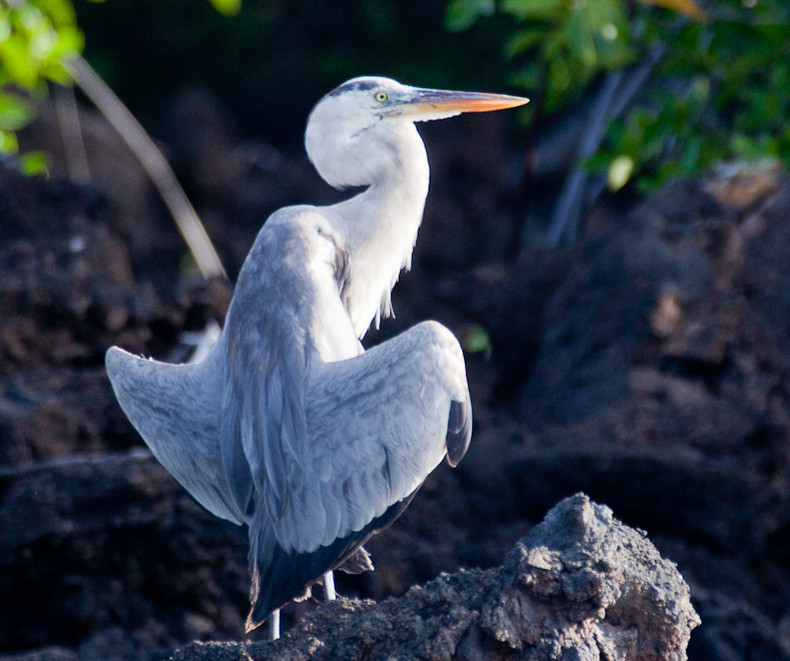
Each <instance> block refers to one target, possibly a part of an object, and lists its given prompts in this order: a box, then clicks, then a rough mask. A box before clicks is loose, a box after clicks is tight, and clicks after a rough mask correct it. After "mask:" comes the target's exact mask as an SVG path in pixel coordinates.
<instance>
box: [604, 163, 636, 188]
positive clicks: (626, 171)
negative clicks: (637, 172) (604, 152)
mask: <svg viewBox="0 0 790 661" xmlns="http://www.w3.org/2000/svg"><path fill="white" fill-rule="evenodd" d="M635 166H636V164H635V163H634V159H633V158H631V157H630V156H618V157H617V158H615V159H614V160H613V161H612V162H611V163H610V164H609V170H608V172H607V173H606V184H607V186H608V187H609V190H610V191H612V192H613V193H616V192H617V191H619V190H620V189H621V188H622V187H623V186H625V185H626V184H627V183H628V180H629V179H631V175H632V174H633V173H634V168H635Z"/></svg>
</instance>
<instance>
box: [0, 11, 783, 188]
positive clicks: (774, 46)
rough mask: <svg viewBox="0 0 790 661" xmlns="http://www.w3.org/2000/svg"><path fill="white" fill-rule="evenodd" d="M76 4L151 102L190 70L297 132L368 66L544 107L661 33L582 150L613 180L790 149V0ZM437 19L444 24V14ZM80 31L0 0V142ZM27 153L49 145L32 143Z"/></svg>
mask: <svg viewBox="0 0 790 661" xmlns="http://www.w3.org/2000/svg"><path fill="white" fill-rule="evenodd" d="M76 8H77V13H78V15H79V24H80V26H81V27H82V28H83V29H84V30H85V31H86V32H87V33H88V34H89V35H90V44H89V46H90V48H89V51H88V56H89V60H90V61H91V62H92V64H93V65H94V66H95V67H96V68H97V69H98V70H99V72H100V73H101V74H102V75H103V76H104V77H105V78H106V79H107V80H108V82H109V83H110V85H111V87H113V88H114V89H115V90H116V91H117V92H118V93H119V94H120V96H121V97H122V98H125V99H130V100H132V104H131V105H132V110H133V111H135V112H136V113H137V114H139V115H141V116H143V118H145V117H146V115H151V114H154V115H155V113H156V112H157V109H158V108H159V106H161V103H162V98H161V94H162V92H161V90H162V89H165V90H168V91H170V90H172V89H173V87H174V86H186V85H189V84H200V85H205V86H209V87H211V88H212V89H213V90H214V91H215V92H217V93H218V95H219V96H220V97H221V98H222V99H223V101H224V102H226V103H227V104H228V105H229V106H230V107H231V108H232V110H233V111H234V114H235V115H236V116H237V117H239V118H240V121H241V123H242V124H247V125H249V126H255V125H260V124H262V123H264V122H265V124H266V125H267V127H268V130H269V131H270V133H271V134H273V135H274V136H283V137H284V139H285V140H294V141H295V140H298V139H299V137H300V134H301V123H300V122H295V123H294V122H293V121H292V116H293V115H297V116H299V117H303V116H304V115H305V114H306V113H307V112H308V110H309V107H310V105H311V104H312V103H313V102H314V100H315V93H316V92H315V90H316V89H326V88H328V87H331V86H333V85H334V84H336V83H337V82H338V81H339V80H342V79H343V78H344V77H347V76H350V75H357V74H359V73H362V72H371V73H383V74H385V75H391V76H394V77H400V78H403V79H405V80H410V81H414V82H416V83H418V84H422V85H436V86H445V87H450V86H456V87H490V88H498V87H504V86H506V85H507V84H512V85H514V86H516V87H518V88H519V89H521V90H523V91H524V92H525V93H527V94H528V95H529V96H530V97H531V98H532V103H531V104H530V106H529V107H528V109H527V110H526V111H525V113H524V116H525V117H526V118H527V121H530V122H533V123H535V122H537V123H538V125H540V123H541V121H543V120H545V119H546V118H551V117H555V116H557V115H560V114H561V113H563V112H564V111H566V110H567V109H568V108H570V107H573V106H574V105H575V104H580V103H581V104H589V103H590V94H591V93H592V91H593V90H595V89H596V88H597V86H598V85H599V84H600V82H601V80H602V79H603V78H605V77H606V76H607V75H609V74H611V72H615V71H619V70H628V69H629V68H633V67H635V66H638V64H639V63H640V62H643V61H644V60H645V58H646V57H648V56H649V54H650V53H651V52H655V50H656V49H659V50H660V52H661V58H660V60H659V63H658V65H657V67H656V69H655V72H654V73H655V76H654V78H653V81H652V82H651V84H650V85H647V86H645V87H644V88H643V90H642V93H641V95H640V96H639V97H638V98H637V103H636V104H633V105H632V106H631V108H630V110H629V111H628V112H627V113H626V114H624V115H622V116H620V117H615V118H612V121H610V122H609V128H608V132H607V135H606V140H605V143H604V144H603V146H602V148H601V149H599V150H598V152H597V153H596V154H595V155H594V156H593V157H592V158H590V159H589V160H588V162H587V165H588V167H590V168H591V169H593V170H596V171H608V173H609V175H610V177H609V178H610V184H611V186H612V187H613V188H617V187H620V186H622V185H623V184H624V183H625V182H626V181H627V180H629V178H630V177H632V176H635V177H636V179H637V182H638V184H639V185H640V186H641V187H643V188H650V187H653V186H655V185H657V184H659V183H661V182H663V181H664V180H666V179H667V178H669V177H672V176H676V175H679V174H693V173H696V172H699V171H700V170H701V169H703V168H706V167H709V166H710V165H711V164H713V163H716V162H718V161H721V160H725V159H729V158H733V157H740V158H745V159H749V160H755V159H769V160H771V161H772V162H775V161H781V162H784V163H785V164H790V128H788V126H787V123H786V117H787V116H788V114H790V40H788V39H787V38H786V26H787V24H788V22H789V21H790V8H789V7H788V5H787V3H785V2H784V1H783V0H721V1H720V2H716V3H711V6H710V7H706V8H704V9H703V8H702V7H700V6H699V5H697V4H695V3H694V2H693V0H650V1H649V2H648V1H647V0H645V1H641V2H640V1H637V0H499V1H498V2H497V1H495V0H450V2H449V3H448V4H447V5H446V6H445V5H444V3H443V2H441V1H435V2H426V3H420V4H419V5H418V4H409V5H408V6H403V5H402V4H401V3H397V2H394V1H393V0H368V1H367V2H363V1H362V0H355V1H353V2H350V3H348V4H347V5H345V6H344V11H343V12H338V11H337V8H336V6H335V5H334V4H333V3H329V2H322V1H320V0H319V1H317V2H315V3H310V6H306V5H305V3H299V2H295V1H294V0H271V1H270V2H265V3H262V2H255V1H254V0H250V1H249V2H247V3H241V1H240V0H211V2H210V3H208V2H196V1H194V0H171V1H170V2H168V3H161V2H159V0H137V1H136V2H135V11H134V12H130V11H129V7H128V5H127V4H126V3H122V2H105V3H101V4H99V3H95V2H91V1H90V0H76ZM217 10H219V12H220V13H221V14H222V15H220V14H218V13H217ZM442 19H444V25H445V27H446V28H447V30H446V31H437V26H439V25H441V22H442ZM338 35H341V36H342V40H339V38H338ZM83 42H84V40H83V34H82V32H81V30H80V28H78V27H77V19H76V16H75V10H74V6H72V4H71V2H70V0H19V1H17V2H14V3H10V4H6V5H4V6H3V7H2V8H0V151H2V152H3V153H6V154H9V153H11V154H13V153H15V152H16V151H17V140H16V135H15V132H16V131H17V130H18V129H20V128H21V127H23V126H25V125H26V124H27V123H28V122H29V121H30V120H31V118H32V116H33V111H32V105H31V103H30V100H31V99H36V98H41V97H42V96H43V95H44V94H46V90H47V85H48V83H50V82H56V83H67V82H68V80H69V77H68V73H67V72H66V69H65V66H64V64H65V63H66V62H67V61H68V59H69V58H70V57H73V56H74V55H75V54H77V53H80V52H81V51H82V49H83V45H84V43H83ZM504 58H506V59H507V60H508V61H509V65H508V66H502V59H504ZM240 63H244V65H243V66H241V65H240ZM273 91H274V92H276V96H277V97H280V98H282V97H283V96H287V97H289V99H290V101H291V103H290V105H289V107H288V108H280V107H277V106H273V105H272V104H271V102H270V99H271V98H272V96H273V94H272V92H273ZM264 111H265V114H266V117H265V120H263V119H262V117H261V113H262V112H264ZM294 126H296V127H298V128H296V129H295V128H294ZM295 131H298V133H296V132H295ZM292 133H293V135H292ZM267 137H269V138H271V136H267ZM276 141H277V137H274V142H275V143H276ZM21 163H22V167H23V168H24V169H27V170H31V169H36V168H37V167H39V168H40V167H41V166H42V164H43V161H42V158H41V155H40V154H29V155H25V156H24V157H23V158H22V160H21Z"/></svg>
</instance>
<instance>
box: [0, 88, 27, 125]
mask: <svg viewBox="0 0 790 661" xmlns="http://www.w3.org/2000/svg"><path fill="white" fill-rule="evenodd" d="M32 119H33V111H32V109H31V108H30V104H29V103H28V102H27V101H25V100H23V99H21V98H19V97H17V96H11V95H10V94H5V93H2V94H0V129H2V130H3V131H18V130H19V129H21V128H24V127H25V126H27V125H28V124H29V123H30V122H31V121H32Z"/></svg>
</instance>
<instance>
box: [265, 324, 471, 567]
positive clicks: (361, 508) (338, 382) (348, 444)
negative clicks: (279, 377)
mask: <svg viewBox="0 0 790 661" xmlns="http://www.w3.org/2000/svg"><path fill="white" fill-rule="evenodd" d="M305 402H306V420H307V431H308V434H309V438H310V442H309V443H307V444H305V446H304V448H305V452H306V453H307V454H306V456H305V460H304V463H303V464H302V465H301V466H300V468H299V470H298V471H295V472H292V473H291V475H292V476H293V478H294V479H293V481H291V482H290V483H289V485H288V487H287V492H288V493H289V494H290V496H291V497H292V498H294V499H297V500H299V502H300V504H301V505H300V508H299V509H288V510H285V511H284V512H282V518H281V519H280V520H279V521H278V522H277V524H276V527H277V538H278V540H279V541H280V543H281V544H282V545H283V546H284V548H290V549H293V550H295V551H297V552H299V553H305V552H311V551H314V550H315V549H316V548H318V547H319V546H328V545H329V544H331V543H332V542H333V541H334V540H335V539H336V538H342V537H346V536H348V535H350V534H352V533H355V532H358V531H360V530H362V529H363V528H365V527H366V526H368V525H369V524H370V522H371V521H373V520H374V519H375V518H377V517H379V516H382V515H383V514H384V513H385V512H386V511H387V510H388V509H389V508H390V507H391V506H392V505H393V504H395V503H397V502H399V501H401V500H403V499H404V498H407V497H408V496H409V495H410V494H412V493H413V492H414V491H415V490H416V489H417V488H419V486H420V485H421V484H422V482H423V481H424V480H425V478H426V477H427V476H428V474H429V473H430V472H431V471H432V470H433V469H434V468H435V467H436V466H437V465H438V464H439V463H440V462H441V460H442V458H443V457H444V456H445V454H446V452H447V440H448V437H454V436H453V435H456V436H457V435H458V434H462V438H463V439H465V440H462V441H461V443H460V445H461V446H463V448H464V449H465V447H466V445H468V434H469V432H470V431H471V405H470V402H469V392H468V388H467V385H466V375H465V370H464V366H463V354H462V352H461V348H460V346H458V343H457V341H456V340H455V338H454V337H453V336H452V334H451V333H450V332H449V331H448V330H447V329H446V328H444V327H443V326H441V325H439V324H437V323H435V322H425V323H423V324H420V325H418V326H416V327H414V328H413V329H411V330H409V331H407V332H405V333H403V334H401V335H400V336H398V337H396V338H394V339H393V340H390V341H388V342H385V343H383V344H381V345H379V346H377V347H374V348H373V349H371V350H370V351H368V352H366V353H364V354H362V355H360V356H357V357H355V358H350V359H348V360H343V361H338V362H334V363H328V364H325V365H323V366H321V368H320V369H316V370H313V371H312V372H311V373H310V374H309V377H308V385H307V392H306V394H305ZM456 402H459V403H460V404H459V405H458V406H461V408H462V410H463V415H462V417H461V422H456V423H455V425H454V428H453V429H452V430H450V429H449V428H448V427H449V425H450V421H451V418H452V419H453V420H454V419H455V417H456V416H455V415H454V414H453V413H454V410H455V408H454V407H455V406H457V405H456V404H454V403H456ZM467 411H468V415H467V414H466V412H467ZM451 414H453V415H451ZM455 427H457V429H456V428H455ZM456 445H458V444H456ZM453 454H454V458H455V459H460V456H458V455H462V454H463V453H462V452H457V451H456V447H455V445H454V449H453ZM302 514H304V515H306V516H305V518H303V519H300V518H299V516H301V515H302ZM338 514H339V520H338Z"/></svg>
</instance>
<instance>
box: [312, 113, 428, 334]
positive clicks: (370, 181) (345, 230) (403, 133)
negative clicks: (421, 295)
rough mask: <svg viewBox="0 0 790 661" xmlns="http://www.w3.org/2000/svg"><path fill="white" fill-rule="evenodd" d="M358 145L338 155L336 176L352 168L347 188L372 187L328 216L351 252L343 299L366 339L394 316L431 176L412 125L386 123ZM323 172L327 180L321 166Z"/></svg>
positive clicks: (330, 209)
mask: <svg viewBox="0 0 790 661" xmlns="http://www.w3.org/2000/svg"><path fill="white" fill-rule="evenodd" d="M353 147H354V148H353V149H352V147H351V145H346V149H345V150H344V152H343V153H342V155H336V158H335V159H334V162H333V168H332V170H333V174H336V173H337V172H339V171H342V170H343V169H344V168H343V165H344V164H345V163H349V164H353V165H352V166H350V169H351V171H352V175H353V181H351V182H349V183H348V184H347V185H367V186H368V189H367V190H365V191H364V192H362V193H360V194H359V195H357V196H356V197H353V198H351V199H350V200H346V201H344V202H341V203H339V204H335V205H333V206H331V207H328V208H327V209H326V212H327V215H328V217H329V219H330V222H331V223H332V225H333V227H334V229H335V230H336V231H337V232H338V234H339V235H340V236H341V238H342V240H343V243H344V247H345V249H346V250H347V251H348V254H349V268H350V277H349V284H348V286H347V288H346V291H345V297H344V298H345V301H346V307H347V309H348V313H349V315H350V317H351V320H352V323H353V325H354V331H355V332H356V333H357V335H358V337H362V336H363V335H364V334H365V332H366V331H367V329H368V327H369V326H370V324H371V322H374V323H375V324H376V326H377V327H378V324H379V320H380V318H381V317H382V316H385V317H386V316H390V315H391V314H392V304H391V300H390V292H391V291H392V288H393V287H394V286H395V283H396V282H397V281H398V276H399V275H400V272H401V270H402V269H409V268H410V267H411V254H412V250H413V248H414V244H415V242H416V240H417V231H418V230H419V228H420V223H421V222H422V214H423V209H424V207H425V198H426V196H427V195H428V183H429V178H430V174H429V168H428V158H427V156H426V153H425V146H424V144H423V142H422V139H421V138H420V136H419V134H418V133H417V129H416V128H415V126H414V124H412V123H411V122H409V121H382V122H380V123H378V124H377V125H375V126H374V127H371V128H370V129H368V130H367V131H365V132H364V133H363V134H361V135H360V136H358V139H357V140H355V141H354V145H353ZM317 167H318V165H317ZM319 173H321V174H322V176H325V175H324V172H322V170H321V169H320V168H319ZM325 178H326V176H325ZM328 180H330V181H331V179H328ZM334 181H335V184H336V185H337V178H336V177H335V178H334Z"/></svg>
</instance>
